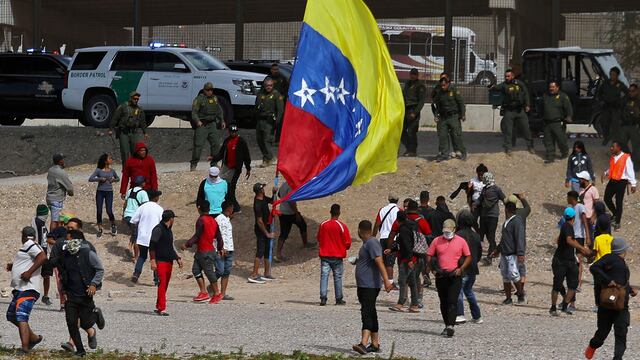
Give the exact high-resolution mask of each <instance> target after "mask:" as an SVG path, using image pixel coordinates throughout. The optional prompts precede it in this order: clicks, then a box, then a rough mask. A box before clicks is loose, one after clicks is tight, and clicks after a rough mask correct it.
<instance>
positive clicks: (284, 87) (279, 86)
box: [263, 73, 289, 144]
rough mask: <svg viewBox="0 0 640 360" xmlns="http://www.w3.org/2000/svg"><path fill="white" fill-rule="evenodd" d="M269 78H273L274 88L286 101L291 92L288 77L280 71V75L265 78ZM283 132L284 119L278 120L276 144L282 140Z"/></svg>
mask: <svg viewBox="0 0 640 360" xmlns="http://www.w3.org/2000/svg"><path fill="white" fill-rule="evenodd" d="M267 78H270V79H271V80H273V90H277V91H278V93H279V94H280V95H282V98H283V99H284V101H287V94H289V80H287V78H286V77H284V76H283V75H282V73H280V75H278V76H273V75H269V76H267V77H266V78H264V79H265V80H267ZM263 83H264V81H263ZM283 111H284V107H283ZM281 133H282V121H280V122H278V123H277V124H276V126H275V136H276V138H275V143H276V144H278V143H279V142H280V134H281Z"/></svg>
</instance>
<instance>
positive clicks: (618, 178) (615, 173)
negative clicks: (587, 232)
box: [602, 141, 637, 230]
mask: <svg viewBox="0 0 640 360" xmlns="http://www.w3.org/2000/svg"><path fill="white" fill-rule="evenodd" d="M605 178H606V179H609V182H608V183H607V187H606V188H605V190H604V202H605V204H607V207H608V208H609V210H611V213H612V214H613V223H612V224H611V225H612V226H613V228H614V229H615V230H620V221H621V220H622V204H623V200H624V193H625V192H626V190H627V187H628V186H629V185H631V193H632V194H633V193H635V192H636V184H637V183H636V173H635V171H634V170H633V161H631V154H626V153H624V152H622V146H621V144H620V143H619V142H617V141H614V142H613V143H612V144H611V158H610V159H609V170H607V171H605V172H604V174H602V182H603V183H604V180H605ZM614 196H615V197H616V203H615V205H614V203H613V197H614Z"/></svg>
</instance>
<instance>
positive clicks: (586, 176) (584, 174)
mask: <svg viewBox="0 0 640 360" xmlns="http://www.w3.org/2000/svg"><path fill="white" fill-rule="evenodd" d="M576 177H577V178H578V179H584V180H587V181H591V175H589V172H588V171H580V172H579V173H577V174H576Z"/></svg>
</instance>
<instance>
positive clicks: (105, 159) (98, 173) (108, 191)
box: [89, 154, 120, 237]
mask: <svg viewBox="0 0 640 360" xmlns="http://www.w3.org/2000/svg"><path fill="white" fill-rule="evenodd" d="M111 164H113V158H112V156H111V154H102V155H100V158H99V159H98V166H97V168H96V169H95V171H94V172H93V174H91V176H90V177H89V182H97V183H98V188H97V189H96V224H97V225H98V233H97V234H96V237H102V204H104V205H105V206H106V208H107V215H108V216H109V221H110V222H111V236H116V234H117V233H118V227H117V226H116V217H115V215H113V183H115V182H118V181H120V177H119V176H118V173H116V171H115V170H114V169H112V168H111Z"/></svg>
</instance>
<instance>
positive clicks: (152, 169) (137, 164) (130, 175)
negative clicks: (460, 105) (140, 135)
mask: <svg viewBox="0 0 640 360" xmlns="http://www.w3.org/2000/svg"><path fill="white" fill-rule="evenodd" d="M142 148H146V149H147V156H146V157H144V158H141V157H140V156H139V155H138V151H139V150H140V149H142ZM136 176H144V177H145V179H146V182H145V187H144V189H145V190H150V189H158V173H157V172H156V161H155V160H154V159H153V157H151V155H149V148H148V147H147V145H145V143H144V142H142V141H141V142H139V143H137V144H136V146H135V148H134V154H133V156H130V157H129V158H128V159H127V161H126V162H125V164H124V169H123V171H122V183H121V184H120V194H123V195H124V194H125V193H126V192H127V186H129V187H131V188H133V187H134V185H135V184H134V183H133V182H134V181H135V178H136Z"/></svg>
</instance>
